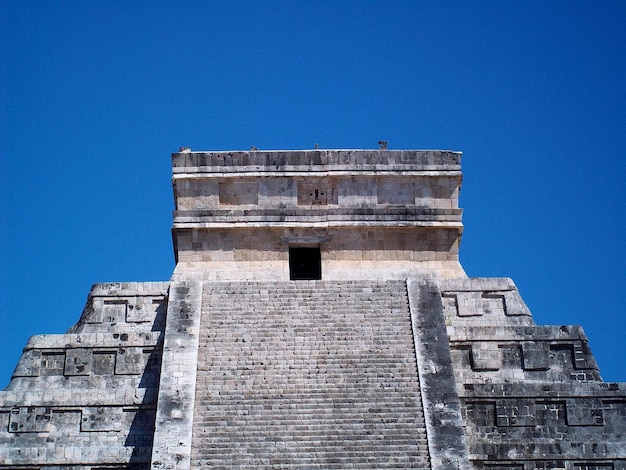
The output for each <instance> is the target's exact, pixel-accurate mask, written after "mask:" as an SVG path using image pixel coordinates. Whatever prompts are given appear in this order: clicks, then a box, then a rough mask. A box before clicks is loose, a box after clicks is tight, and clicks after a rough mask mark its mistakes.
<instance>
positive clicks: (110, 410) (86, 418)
mask: <svg viewBox="0 0 626 470" xmlns="http://www.w3.org/2000/svg"><path fill="white" fill-rule="evenodd" d="M121 429H122V408H120V407H112V406H97V407H86V408H83V414H82V419H81V422H80V430H81V431H82V432H94V431H121Z"/></svg>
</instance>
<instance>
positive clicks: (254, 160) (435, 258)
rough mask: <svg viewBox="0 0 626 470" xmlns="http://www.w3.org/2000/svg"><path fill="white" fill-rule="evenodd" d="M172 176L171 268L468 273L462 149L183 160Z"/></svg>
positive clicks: (183, 156) (359, 274)
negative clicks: (462, 249)
mask: <svg viewBox="0 0 626 470" xmlns="http://www.w3.org/2000/svg"><path fill="white" fill-rule="evenodd" d="M173 173H174V175H173V181H174V199H175V206H176V211H175V213H174V249H175V251H176V260H177V266H176V272H182V271H189V270H200V271H202V272H204V273H205V275H206V279H211V280H226V279H232V280H235V279H248V280H253V279H254V280H289V279H298V278H305V279H329V280H341V279H406V278H408V277H424V276H425V277H445V278H458V277H465V273H464V272H463V268H461V265H460V264H459V258H458V250H459V242H460V240H461V233H462V230H463V225H462V223H461V209H459V204H458V202H459V190H460V188H461V154H460V153H458V152H440V151H362V150H313V151H311V150H309V151H287V152H286V151H280V152H260V151H254V152H183V153H178V154H174V156H173ZM316 263H317V264H316ZM304 265H306V266H304ZM300 270H302V272H300Z"/></svg>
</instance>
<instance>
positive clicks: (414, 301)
mask: <svg viewBox="0 0 626 470" xmlns="http://www.w3.org/2000/svg"><path fill="white" fill-rule="evenodd" d="M172 173H173V177H172V181H173V189H174V200H175V211H174V224H173V229H172V237H173V244H174V252H175V257H176V268H175V270H174V273H173V274H172V277H171V279H170V280H169V281H167V282H120V283H105V284H96V285H94V286H93V288H92V289H91V292H90V293H89V295H88V298H87V303H86V306H85V308H84V310H83V313H82V315H81V317H80V319H79V320H78V322H77V323H76V324H75V325H74V326H72V327H71V328H70V330H69V331H68V332H67V333H66V334H64V335H39V336H33V337H32V338H30V340H29V341H28V343H27V345H26V347H25V348H24V352H23V354H22V356H21V358H20V360H19V362H18V364H17V367H16V369H15V372H14V373H13V376H12V379H11V382H10V383H9V385H8V387H7V388H6V390H4V391H0V469H9V468H10V469H46V470H57V469H72V470H90V469H94V470H95V469H99V470H111V469H122V468H124V469H148V468H150V469H154V470H157V469H200V468H265V469H270V468H271V469H335V468H354V469H366V468H371V469H382V468H419V469H519V470H531V469H561V468H562V469H572V470H591V469H594V470H595V469H598V470H599V469H602V470H608V469H615V470H620V469H621V470H624V469H626V384H623V383H606V382H603V381H602V379H601V376H600V373H599V370H598V367H597V365H596V362H595V360H594V357H593V354H592V352H591V351H590V349H589V346H588V341H587V338H586V336H585V334H584V332H583V330H582V328H581V327H578V326H539V325H536V324H535V322H534V321H533V318H532V315H531V313H530V311H529V310H528V308H527V306H526V304H525V303H524V301H523V300H522V298H521V296H520V294H519V292H518V290H517V288H516V287H515V284H514V283H513V281H512V280H511V279H508V278H469V277H467V275H466V274H465V272H464V270H463V268H462V267H461V265H460V263H459V257H458V252H459V245H460V241H461V236H462V232H463V225H462V220H461V215H462V211H461V209H459V205H458V199H459V192H460V188H461V181H462V173H461V154H460V153H458V152H450V151H413V150H411V151H408V150H407V151H396V150H393V151H392V150H387V149H386V148H384V147H383V148H381V149H380V150H320V149H315V150H301V151H259V150H256V149H253V150H251V151H250V152H239V151H233V152H194V151H191V150H190V149H181V151H180V152H177V153H174V154H173V155H172Z"/></svg>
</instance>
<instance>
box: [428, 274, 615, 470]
mask: <svg viewBox="0 0 626 470" xmlns="http://www.w3.org/2000/svg"><path fill="white" fill-rule="evenodd" d="M439 288H440V293H441V299H442V310H443V312H444V316H445V319H446V324H447V331H448V336H449V340H450V351H451V354H452V358H453V364H454V372H455V379H456V388H457V392H458V395H459V397H460V400H461V405H462V406H461V410H462V414H463V419H464V421H465V426H466V433H467V439H468V445H469V452H470V458H471V461H472V465H473V467H474V468H479V469H481V468H507V469H512V468H516V469H524V470H531V469H548V468H549V469H555V468H566V469H576V470H578V469H624V468H626V384H623V383H621V384H618V383H604V382H602V381H601V377H600V374H599V371H598V367H597V365H596V362H595V360H594V358H593V355H592V353H591V350H590V348H589V344H588V340H587V337H586V336H585V334H584V332H583V330H582V328H581V327H578V326H537V325H535V323H534V321H533V320H532V317H531V316H530V312H529V310H528V308H527V307H526V305H525V304H524V302H523V300H522V299H521V297H520V295H519V292H518V291H517V289H516V288H515V285H514V284H513V282H512V281H511V280H510V279H497V278H496V279H466V280H444V281H440V282H439Z"/></svg>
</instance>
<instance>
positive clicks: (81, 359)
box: [64, 348, 92, 375]
mask: <svg viewBox="0 0 626 470" xmlns="http://www.w3.org/2000/svg"><path fill="white" fill-rule="evenodd" d="M91 355H92V351H91V350H90V349H85V348H79V349H68V350H66V352H65V371H64V374H65V375H89V374H91Z"/></svg>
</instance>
